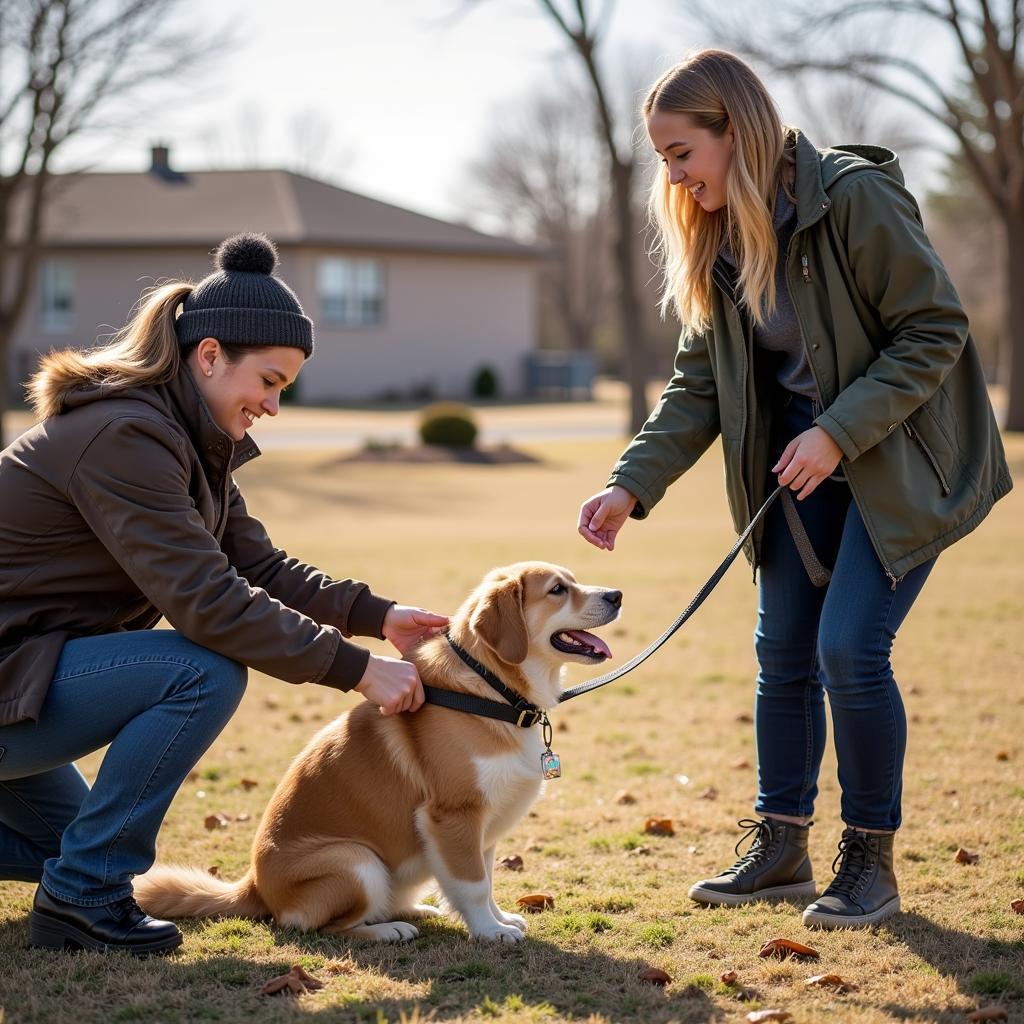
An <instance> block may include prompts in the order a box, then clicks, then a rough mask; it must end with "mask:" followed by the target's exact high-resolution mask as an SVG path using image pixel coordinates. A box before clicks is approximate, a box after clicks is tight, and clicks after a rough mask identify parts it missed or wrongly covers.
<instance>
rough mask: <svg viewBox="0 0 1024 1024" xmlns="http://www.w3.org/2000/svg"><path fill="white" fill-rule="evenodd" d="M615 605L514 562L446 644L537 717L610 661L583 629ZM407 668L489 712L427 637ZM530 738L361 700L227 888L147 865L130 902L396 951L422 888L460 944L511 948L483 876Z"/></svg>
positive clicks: (270, 814) (518, 928)
mask: <svg viewBox="0 0 1024 1024" xmlns="http://www.w3.org/2000/svg"><path fill="white" fill-rule="evenodd" d="M621 599H622V595H621V593H620V592H619V591H617V590H608V589H605V588H603V587H585V586H581V585H580V584H579V583H577V582H576V580H575V578H574V577H573V575H572V573H570V572H569V571H568V570H567V569H563V568H561V567H559V566H556V565H550V564H547V563H545V562H523V563H519V564H517V565H512V566H509V567H507V568H504V569H496V570H494V571H493V572H491V573H490V574H489V575H488V576H487V577H486V578H485V579H484V580H483V582H482V583H481V584H480V586H479V587H477V588H476V590H475V591H474V592H473V593H472V594H471V595H470V597H469V598H468V599H467V600H466V601H465V602H464V603H463V605H462V606H461V607H460V608H459V610H458V611H457V612H456V614H455V615H454V616H453V617H452V620H451V626H450V629H449V634H450V636H451V638H452V640H453V641H454V642H455V643H457V644H459V645H460V646H461V647H462V648H463V649H464V650H466V651H467V652H468V653H469V654H470V655H471V656H472V657H473V658H475V659H476V660H477V661H478V662H480V663H481V664H482V665H483V666H485V667H486V668H487V669H489V670H490V671H491V672H493V673H495V674H496V675H497V676H498V677H499V678H500V679H501V680H502V681H503V682H504V683H505V685H506V686H508V687H511V688H512V689H513V690H515V691H516V692H517V693H518V694H519V695H520V696H522V697H524V698H526V700H527V701H529V702H531V703H532V704H534V705H536V706H537V707H539V708H542V709H544V708H550V707H552V706H554V705H555V704H556V703H557V702H558V696H559V693H560V692H561V689H562V676H563V666H564V664H565V663H566V662H569V661H576V662H584V663H587V664H595V663H598V662H601V661H603V660H604V659H605V658H607V657H609V656H610V651H609V650H608V647H607V645H606V644H605V643H604V642H603V641H602V640H600V639H599V638H597V637H596V636H593V635H592V634H590V633H589V632H585V631H586V630H589V629H593V628H595V627H599V626H603V625H605V624H607V623H609V622H611V621H612V620H614V619H615V618H616V617H617V616H618V614H619V607H620V604H621ZM409 657H410V659H411V660H412V661H413V662H414V664H415V665H416V667H417V669H418V671H419V674H420V678H421V680H422V681H423V682H424V684H426V685H429V686H433V687H437V688H440V689H445V690H455V691H460V692H462V693H467V694H473V695H476V696H477V697H483V698H485V699H487V700H490V701H498V702H500V703H504V701H503V700H502V698H501V697H500V696H498V694H497V693H495V691H494V690H493V689H491V687H490V686H489V685H488V684H487V683H486V682H485V681H484V680H483V678H481V676H479V675H478V674H477V673H476V672H475V671H474V670H473V669H472V668H470V667H468V666H467V665H466V664H464V662H463V661H462V660H461V659H460V658H459V657H458V655H457V654H456V653H455V651H454V650H453V648H452V646H451V644H450V643H449V642H448V640H447V638H445V637H443V636H437V637H432V638H431V639H429V640H426V641H424V642H423V643H421V644H419V645H418V646H417V647H416V648H415V650H414V651H413V652H411V653H410V655H409ZM540 732H541V728H540V726H539V725H535V726H532V727H530V728H519V727H517V726H516V725H513V724H510V723H506V722H501V721H495V720H493V719H489V718H484V717H479V716H477V715H475V714H468V713H465V712H462V711H456V710H450V709H448V708H444V707H439V706H437V705H434V704H425V705H424V706H423V707H422V708H421V709H420V710H419V711H417V712H416V713H414V714H408V713H407V714H402V715H396V716H393V717H384V716H382V715H380V714H379V713H378V711H377V709H376V708H375V707H373V706H372V705H370V704H361V705H360V706H358V707H357V708H355V709H354V710H353V711H350V712H348V713H347V714H344V715H342V716H341V717H340V718H338V719H336V720H335V721H334V722H332V723H331V724H330V725H328V726H327V727H326V728H324V729H322V730H321V731H320V733H319V734H318V735H316V736H315V737H313V739H312V741H311V742H310V743H309V745H308V746H307V747H306V748H305V750H303V751H302V753H301V754H299V756H298V757H297V758H296V759H295V761H294V762H293V763H292V765H291V767H290V768H289V769H288V772H287V773H286V774H285V777H284V778H283V779H282V781H281V783H280V785H279V786H278V787H277V790H276V792H275V793H274V795H273V797H272V798H271V800H270V804H269V805H268V807H267V809H266V811H265V812H264V815H263V820H262V822H261V823H260V827H259V830H258V831H257V833H256V838H255V840H254V842H253V849H252V866H251V867H250V869H249V871H248V873H247V874H246V875H245V877H243V878H242V879H241V880H240V881H238V882H236V883H230V882H227V881H223V880H221V879H217V878H214V877H212V876H211V875H209V874H208V873H206V872H205V871H200V870H196V869H191V868H180V867H171V866H162V865H157V866H156V867H154V868H153V869H152V870H151V871H149V872H148V873H147V874H146V875H144V876H141V877H139V878H137V879H136V880H135V894H136V898H137V899H138V901H139V903H140V905H141V906H142V907H143V908H144V909H145V910H146V911H147V912H148V913H150V914H153V915H154V916H156V917H161V918H177V917H207V916H215V915H216V916H221V915H242V916H248V917H268V916H269V917H273V918H274V920H275V921H277V923H278V924H280V925H283V926H286V927H295V928H302V929H307V930H312V929H319V930H320V931H323V932H327V933H330V934H334V935H345V936H351V937H353V938H360V939H376V940H381V941H403V940H407V939H412V938H415V936H416V935H417V934H418V932H417V930H416V928H415V927H414V926H413V925H411V924H409V923H408V919H410V918H416V917H426V916H434V915H437V914H440V913H441V912H440V911H439V910H437V909H435V908H434V907H431V906H428V905H425V904H421V903H417V902H416V900H417V894H418V893H419V892H420V891H421V890H422V889H423V887H424V886H425V885H426V884H427V883H428V882H429V881H430V880H431V879H436V881H437V884H438V887H439V888H440V891H441V894H442V896H443V897H444V899H445V901H446V903H447V906H448V907H449V908H450V909H452V910H454V911H455V912H456V913H458V915H459V916H460V917H461V918H462V919H463V920H464V921H465V923H466V925H467V926H468V928H469V932H470V935H471V936H473V937H474V938H479V939H490V940H495V941H500V942H509V943H514V942H518V941H519V940H520V939H521V938H522V937H523V933H524V931H525V929H526V922H525V921H524V920H523V918H522V917H520V916H519V915H517V914H506V913H504V912H503V911H502V910H501V909H499V907H498V906H497V904H496V903H495V902H494V897H493V895H492V887H491V872H492V867H493V862H494V849H495V845H496V844H497V842H498V840H499V839H500V838H501V837H502V836H503V835H505V834H506V833H507V832H508V831H509V830H510V829H511V828H512V827H513V826H514V825H515V824H516V822H517V821H518V820H519V819H520V818H521V817H522V816H523V815H524V814H525V813H526V811H527V810H528V809H529V807H530V805H531V804H532V803H533V801H534V800H535V799H536V797H537V796H538V795H539V793H540V789H541V786H542V781H543V780H542V772H541V754H542V753H543V749H544V747H543V743H542V740H541V735H540Z"/></svg>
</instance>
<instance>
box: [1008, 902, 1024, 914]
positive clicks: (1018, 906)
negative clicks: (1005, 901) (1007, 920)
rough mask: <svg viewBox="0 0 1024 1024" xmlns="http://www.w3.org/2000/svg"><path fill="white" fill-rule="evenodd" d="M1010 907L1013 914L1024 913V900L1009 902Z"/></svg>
mask: <svg viewBox="0 0 1024 1024" xmlns="http://www.w3.org/2000/svg"><path fill="white" fill-rule="evenodd" d="M1010 909H1011V910H1012V911H1013V912H1014V913H1015V914H1024V900H1014V901H1013V902H1012V903H1011V904H1010Z"/></svg>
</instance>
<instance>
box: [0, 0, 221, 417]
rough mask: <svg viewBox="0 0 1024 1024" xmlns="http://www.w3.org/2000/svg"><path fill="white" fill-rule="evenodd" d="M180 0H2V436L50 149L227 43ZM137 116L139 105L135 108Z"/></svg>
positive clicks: (38, 239) (48, 189) (37, 247)
mask: <svg viewBox="0 0 1024 1024" xmlns="http://www.w3.org/2000/svg"><path fill="white" fill-rule="evenodd" d="M182 6H183V0H0V68H2V69H3V75H2V76H0V437H2V434H3V429H2V428H3V415H4V412H5V411H6V409H7V404H8V401H9V394H10V380H9V366H10V352H9V348H10V341H11V338H12V337H13V334H14V329H15V326H16V324H17V323H18V321H19V319H20V318H21V315H22V313H23V312H24V310H25V306H26V303H27V302H28V298H29V295H30V294H32V291H33V288H34V283H35V276H36V271H37V268H38V265H39V258H40V252H41V248H42V242H43V237H42V232H43V226H44V215H45V211H46V203H47V200H48V199H49V197H50V195H51V194H52V188H53V184H54V182H53V175H52V172H51V168H52V161H53V157H54V155H55V154H56V153H58V152H59V151H60V149H61V148H62V147H64V146H65V145H66V144H67V142H68V140H69V139H72V138H74V137H75V136H78V135H81V134H83V133H85V132H88V131H89V130H90V129H93V128H97V127H101V126H102V127H105V128H109V127H110V125H109V123H102V124H101V119H102V118H104V117H109V116H110V114H111V111H112V109H113V108H114V107H116V106H117V105H118V104H119V103H120V104H124V103H126V102H127V101H128V100H130V99H133V98H137V97H138V96H139V95H140V92H141V91H142V90H143V89H144V88H145V87H146V86H149V85H151V84H153V83H155V82H159V81H167V80H170V79H172V78H178V77H181V76H184V75H186V74H188V73H189V72H193V71H194V70H195V69H196V68H197V67H198V66H199V65H200V64H202V63H203V62H205V61H206V60H207V59H208V58H210V57H211V56H212V55H213V54H214V53H216V52H218V51H219V50H220V49H222V48H223V47H224V46H225V45H226V39H225V37H224V36H223V35H220V34H218V33H216V32H209V31H207V32H204V33H201V34H199V35H197V34H196V32H195V31H194V30H193V29H194V26H193V25H191V24H188V23H184V22H182V23H180V27H177V28H175V27H173V19H172V15H173V14H174V13H176V10H177V9H178V8H180V7H182ZM136 116H137V113H136Z"/></svg>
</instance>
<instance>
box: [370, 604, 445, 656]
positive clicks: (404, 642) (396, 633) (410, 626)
mask: <svg viewBox="0 0 1024 1024" xmlns="http://www.w3.org/2000/svg"><path fill="white" fill-rule="evenodd" d="M447 625H448V616H447V615H437V614H436V613H435V612H428V611H427V610H426V609H425V608H410V607H408V606H407V605H404V604H393V605H392V606H391V607H390V608H389V609H388V613H387V615H385V616H384V626H383V629H382V632H383V634H384V639H385V640H390V641H391V642H392V643H393V644H394V645H395V647H396V648H397V649H398V653H399V654H401V655H402V656H403V657H404V656H405V654H406V653H407V652H408V650H409V648H410V647H412V646H413V644H416V643H418V642H419V641H420V640H425V639H426V638H427V637H428V636H436V635H437V634H438V633H440V632H442V631H443V630H444V628H445V627H446V626H447Z"/></svg>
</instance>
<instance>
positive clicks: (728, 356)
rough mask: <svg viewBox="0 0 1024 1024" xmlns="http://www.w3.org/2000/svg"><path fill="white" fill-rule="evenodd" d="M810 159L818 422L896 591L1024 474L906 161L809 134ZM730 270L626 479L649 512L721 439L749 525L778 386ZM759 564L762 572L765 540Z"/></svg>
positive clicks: (810, 328) (793, 254)
mask: <svg viewBox="0 0 1024 1024" xmlns="http://www.w3.org/2000/svg"><path fill="white" fill-rule="evenodd" d="M795 160H796V176H795V191H796V198H797V225H796V228H795V231H794V233H793V237H792V240H791V242H790V245H789V248H788V251H787V252H786V254H785V260H786V281H787V284H788V286H789V290H790V294H791V297H792V301H793V306H794V309H795V310H796V315H797V319H798V321H799V323H800V329H801V335H802V337H803V341H804V345H805V348H806V351H807V357H808V359H809V361H810V365H811V370H812V372H813V374H814V379H815V381H816V383H817V387H818V393H819V395H820V398H821V405H822V408H823V412H822V413H821V415H820V416H818V418H817V419H816V420H815V422H816V424H817V425H818V426H819V427H821V428H822V429H824V430H825V431H826V432H827V433H828V434H829V435H830V436H831V437H832V438H833V439H834V440H835V442H836V444H837V445H838V446H839V447H840V448H841V449H842V452H843V460H842V468H843V471H844V472H845V474H846V478H847V481H848V482H849V485H850V490H851V492H852V495H853V498H854V500H855V501H856V503H857V508H858V509H859V511H860V514H861V516H862V518H863V520H864V525H865V526H866V528H867V531H868V534H869V535H870V537H871V541H872V544H873V546H874V549H875V551H876V553H877V555H878V558H879V560H880V561H881V563H882V566H883V568H884V569H885V572H886V573H887V575H888V576H889V577H890V579H892V580H893V581H894V582H895V581H896V580H898V579H900V578H901V577H902V576H904V575H905V574H906V573H907V572H909V571H910V570H911V569H913V568H914V567H915V566H917V565H920V564H921V563H923V562H925V561H927V560H928V559H930V558H932V557H933V556H935V555H937V554H938V553H939V552H940V551H942V550H943V549H944V548H946V547H948V546H949V545H950V544H952V543H953V542H954V541H956V540H958V539H959V538H960V537H963V536H964V535H965V534H967V533H969V532H970V531H971V530H972V529H974V527H976V526H977V525H978V523H980V522H981V520H982V519H984V517H985V516H986V515H987V514H988V511H989V509H990V508H991V507H992V505H993V503H994V502H995V501H997V500H998V499H999V498H1001V497H1002V496H1003V495H1005V494H1006V493H1007V492H1009V490H1010V488H1011V487H1012V482H1011V480H1010V474H1009V470H1008V468H1007V465H1006V459H1005V456H1004V454H1003V447H1002V442H1001V440H1000V437H999V431H998V428H997V426H996V422H995V417H994V415H993V412H992V407H991V404H990V402H989V398H988V392H987V390H986V386H985V380H984V376H983V374H982V369H981V364H980V362H979V360H978V355H977V351H976V349H975V346H974V342H973V341H972V339H971V336H970V332H969V329H968V324H967V317H966V315H965V314H964V311H963V308H962V306H961V304H960V300H959V298H958V297H957V294H956V291H955V290H954V288H953V285H952V283H951V282H950V279H949V276H948V274H947V273H946V270H945V267H943V265H942V262H941V260H940V259H939V257H938V255H937V254H936V253H935V250H934V249H933V248H932V246H931V243H930V242H929V240H928V237H927V235H926V234H925V232H924V228H923V226H922V223H921V216H920V212H919V210H918V206H917V203H916V202H915V200H914V198H913V196H912V195H911V194H910V193H909V192H908V191H907V190H906V188H905V187H904V184H903V175H902V173H901V172H900V169H899V162H898V160H897V158H896V156H895V155H894V154H893V153H892V152H890V151H889V150H887V149H882V148H879V147H873V146H846V147H837V148H834V149H826V150H817V149H815V147H814V146H813V145H812V144H811V143H810V142H809V141H808V140H807V138H806V137H805V136H803V135H802V134H800V133H799V132H797V133H796V152H795ZM780 258H781V256H780ZM713 276H714V281H715V288H714V289H713V311H712V326H711V328H710V329H709V330H708V331H707V332H705V333H703V334H693V333H688V332H685V331H684V334H683V338H682V340H681V342H680V346H679V351H678V354H677V357H676V363H675V372H674V374H673V376H672V378H671V380H670V381H669V383H668V385H667V386H666V388H665V390H664V392H663V394H662V396H661V400H660V401H659V403H658V405H657V406H656V408H655V409H654V411H653V412H652V413H651V416H650V418H649V419H648V421H647V423H646V424H645V425H644V427H643V429H642V430H641V431H640V433H639V434H637V436H636V437H635V438H634V439H633V441H632V442H631V443H630V445H629V446H628V447H627V449H626V450H625V451H624V452H623V454H622V456H621V458H620V459H619V461H618V463H617V464H616V465H615V467H614V469H613V471H612V475H611V477H610V479H609V483H612V484H619V485H621V486H622V487H625V488H626V489H627V490H628V491H629V492H630V493H632V494H633V495H635V496H636V497H637V499H638V502H637V506H636V508H635V509H634V511H633V516H634V517H635V518H644V517H645V516H646V515H647V514H648V513H649V512H650V510H651V509H652V508H653V507H654V505H655V504H657V502H658V501H659V500H660V499H661V497H662V496H663V495H664V493H665V490H666V488H667V487H668V486H669V485H670V484H671V483H672V482H673V481H675V480H676V479H678V478H679V476H681V475H682V474H683V473H685V472H686V470H687V469H689V468H690V467H691V466H692V465H693V464H694V463H695V462H696V461H697V459H698V458H700V456H701V455H702V454H703V453H704V452H705V451H706V450H707V448H708V447H709V446H710V445H711V444H712V443H713V442H714V440H715V439H716V438H717V437H718V436H719V435H721V438H722V445H723V450H724V455H725V477H726V491H727V494H728V499H729V507H730V510H731V513H732V519H733V524H734V526H735V528H736V531H737V533H739V532H741V531H742V530H743V528H744V527H745V526H746V525H747V523H748V522H749V521H750V519H751V516H752V514H753V513H754V512H755V511H756V510H757V509H758V508H759V507H760V505H761V503H762V502H763V501H764V499H765V497H766V492H767V487H768V484H769V476H770V474H769V470H770V464H769V451H768V438H769V436H770V433H769V432H770V429H771V407H772V404H773V403H772V401H771V399H770V395H771V391H772V390H773V389H775V388H777V387H778V385H776V384H775V383H774V381H773V380H772V378H771V373H770V371H769V370H768V368H767V365H766V364H765V361H764V360H762V359H759V358H758V355H757V352H756V351H755V348H754V344H753V336H752V330H751V324H750V318H749V316H747V315H745V312H744V310H743V307H742V305H741V303H740V302H739V300H738V299H737V296H736V292H735V288H734V283H735V282H734V280H733V275H732V274H731V272H730V269H729V267H728V265H727V264H726V263H724V261H723V260H722V259H721V258H720V259H719V260H718V261H717V263H716V265H715V268H714V275H713ZM746 554H747V557H748V558H749V559H750V561H751V562H752V563H753V565H754V566H755V568H756V565H757V563H758V560H759V554H760V531H757V532H755V534H754V536H753V537H752V539H751V541H750V542H749V543H748V545H747V549H746Z"/></svg>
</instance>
